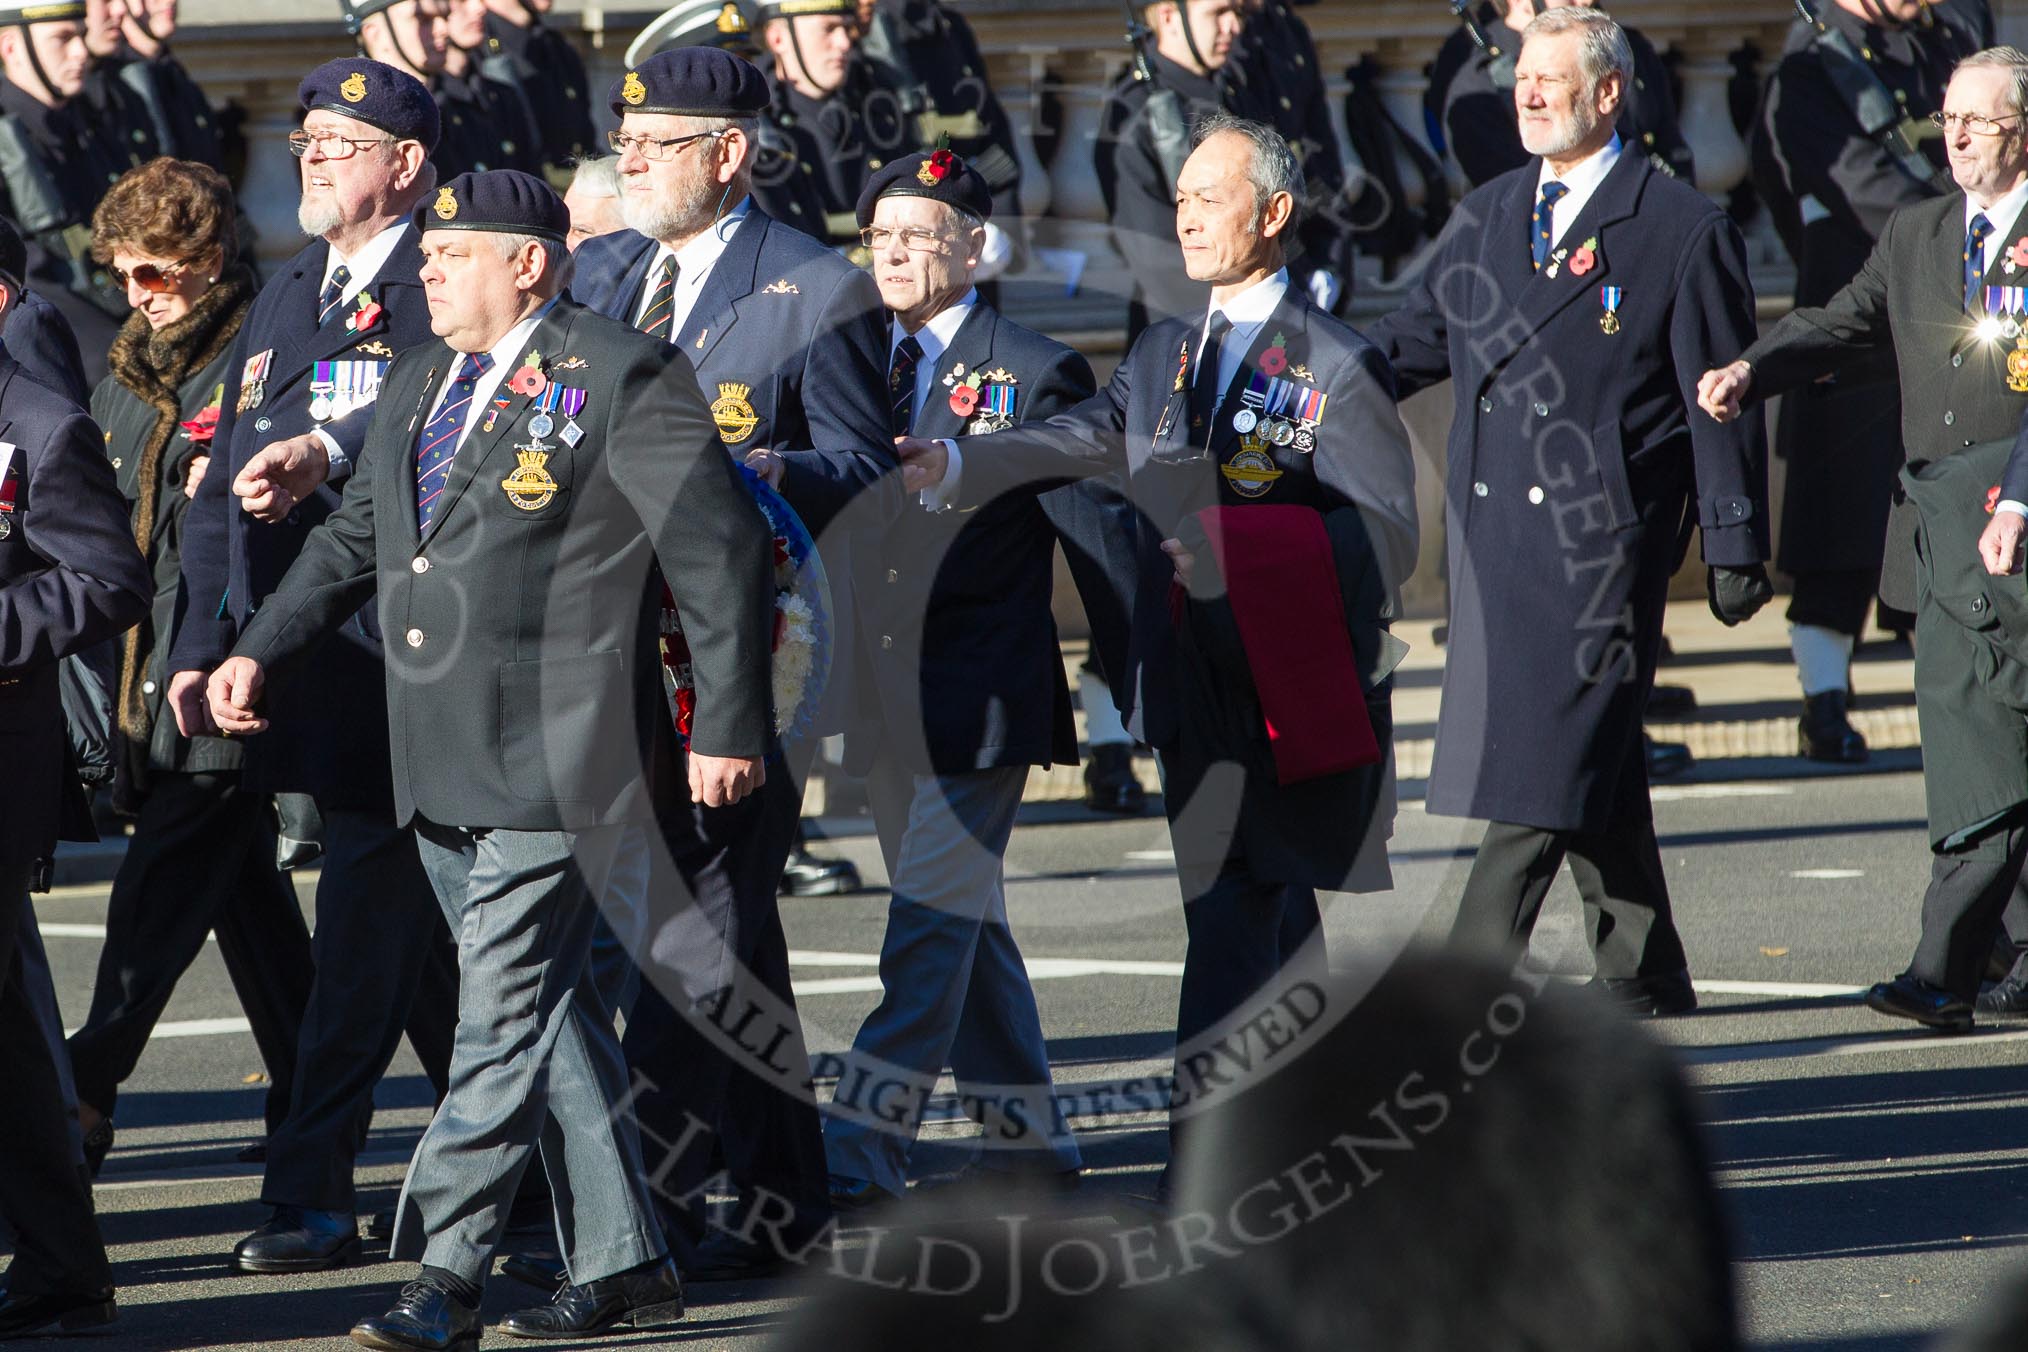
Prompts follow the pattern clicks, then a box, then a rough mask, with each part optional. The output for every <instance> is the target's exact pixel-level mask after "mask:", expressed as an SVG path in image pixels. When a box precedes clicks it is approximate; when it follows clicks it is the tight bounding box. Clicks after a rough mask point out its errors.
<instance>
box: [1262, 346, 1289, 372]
mask: <svg viewBox="0 0 2028 1352" xmlns="http://www.w3.org/2000/svg"><path fill="white" fill-rule="evenodd" d="M1288 369H1289V350H1288V349H1287V348H1285V347H1280V346H1276V347H1271V348H1269V349H1268V350H1267V351H1265V352H1263V353H1261V354H1260V373H1261V374H1262V375H1264V376H1278V375H1280V374H1281V373H1282V372H1284V371H1286V370H1288Z"/></svg>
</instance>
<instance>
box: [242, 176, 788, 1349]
mask: <svg viewBox="0 0 2028 1352" xmlns="http://www.w3.org/2000/svg"><path fill="white" fill-rule="evenodd" d="M414 224H415V228H416V229H417V231H418V232H419V233H420V235H421V238H422V254H423V258H424V264H423V269H422V279H423V285H424V287H425V288H426V290H427V293H428V298H429V307H430V312H431V322H432V326H433V328H434V330H435V332H436V333H437V334H438V335H439V336H440V337H441V339H442V340H443V341H441V342H432V343H427V344H423V345H422V346H420V347H418V348H416V349H415V350H412V351H410V352H408V353H406V354H404V355H403V356H402V357H401V358H400V359H399V360H397V361H396V363H395V365H394V369H393V370H392V371H391V372H390V373H389V375H388V383H387V394H386V397H385V398H384V399H383V400H382V401H381V404H380V407H379V408H378V409H377V410H376V412H375V414H374V418H373V422H372V427H371V429H370V431H369V433H368V436H367V453H366V455H365V457H364V459H363V460H362V461H361V463H360V468H359V469H358V471H357V472H356V473H355V475H354V478H353V482H352V483H351V484H350V485H348V487H347V489H346V494H345V501H344V504H343V506H342V507H341V508H340V509H339V511H338V513H337V514H336V515H335V516H333V517H332V518H330V519H329V520H328V521H326V522H325V524H324V525H323V526H321V527H320V528H319V529H318V530H317V531H316V532H314V533H313V534H312V536H311V538H310V540H309V541H308V542H307V543H306V544H305V546H304V549H303V552H302V555H301V557H299V558H298V559H297V561H296V563H295V565H294V566H293V567H292V568H291V569H290V570H289V573H288V576H287V577H285V578H284V579H283V581H282V585H281V588H280V589H279V590H278V591H277V592H276V594H275V595H274V596H273V597H272V598H270V600H269V601H268V603H267V604H266V605H264V606H263V607H262V608H261V613H260V615H259V616H258V617H256V618H255V620H254V622H253V623H252V624H251V625H250V626H249V627H248V628H247V630H246V632H245V633H244V634H243V635H242V636H241V638H240V641H239V643H238V645H237V646H236V648H235V650H234V654H233V656H232V657H231V658H230V659H228V661H227V662H226V663H225V664H224V665H223V666H222V667H221V668H220V669H219V670H218V671H217V672H215V673H214V674H213V676H212V678H211V682H210V687H209V692H208V693H209V697H210V703H211V709H212V714H213V717H214V718H216V719H217V720H218V722H219V726H220V727H221V728H222V729H224V730H225V731H228V732H231V733H234V734H239V735H251V734H255V733H259V732H261V731H262V730H263V729H264V728H265V727H266V726H267V720H266V719H265V718H264V717H262V716H261V715H260V714H259V713H257V712H255V711H256V710H257V709H258V708H260V707H261V706H262V705H263V704H264V702H265V700H266V698H267V694H268V686H269V683H270V681H272V682H274V683H275V684H276V685H277V687H278V688H279V686H280V685H282V684H284V683H286V682H287V681H288V680H289V679H290V678H291V676H292V675H293V674H295V673H297V672H300V671H301V670H302V669H303V667H304V666H305V665H306V661H307V659H308V658H309V657H310V656H311V655H312V654H313V653H314V651H315V649H316V646H317V641H318V639H319V638H320V637H322V636H323V635H325V634H327V633H329V632H331V631H332V630H334V629H336V628H337V627H339V626H340V625H342V624H344V623H345V622H346V621H347V619H348V618H349V617H350V616H351V615H352V614H353V613H354V612H355V611H356V610H357V609H358V608H359V606H360V605H362V604H364V603H365V602H366V601H367V600H368V599H369V598H371V597H374V596H375V595H376V594H377V596H378V609H379V615H380V620H381V623H382V625H383V626H384V627H385V628H386V629H387V630H388V631H389V632H390V633H393V632H399V633H400V635H401V639H400V651H401V652H402V653H403V655H404V660H403V661H401V662H399V663H390V664H389V666H388V670H387V676H386V689H387V700H388V712H389V734H388V735H389V743H390V745H391V746H392V748H393V750H394V765H395V777H394V780H395V782H394V788H395V813H396V818H397V820H398V821H399V822H400V823H401V824H402V825H403V826H404V827H408V828H410V829H412V830H413V831H414V833H415V836H416V840H417V843H418V848H419V849H420V852H421V855H422V860H423V865H424V867H425V869H426V870H427V871H428V873H429V877H430V882H431V885H432V886H433V888H434V889H435V892H436V898H437V902H438V904H439V905H440V906H441V908H442V910H443V913H444V915H445V917H446V919H448V920H449V921H450V922H451V927H452V929H453V930H454V931H455V932H456V934H457V937H458V965H459V976H460V989H459V1020H458V1038H457V1043H456V1046H455V1047H454V1049H453V1051H452V1059H451V1086H450V1092H449V1093H448V1094H447V1095H446V1096H445V1098H444V1101H443V1104H442V1106H441V1107H440V1108H439V1109H438V1111H437V1114H436V1117H435V1118H434V1119H433V1120H432V1121H431V1123H430V1127H429V1130H428V1131H427V1132H426V1133H425V1134H424V1136H423V1140H422V1143H421V1145H420V1146H418V1147H417V1150H416V1155H415V1159H414V1161H413V1163H412V1164H411V1166H410V1168H409V1174H408V1181H407V1183H406V1185H405V1186H404V1188H403V1190H402V1197H401V1203H400V1207H399V1209H398V1211H397V1214H396V1219H395V1227H394V1239H393V1245H392V1249H391V1252H392V1254H393V1256H394V1257H396V1258H418V1259H420V1260H421V1261H422V1265H423V1266H422V1271H421V1273H420V1275H419V1276H418V1277H417V1278H416V1280H414V1281H412V1282H410V1283H409V1284H408V1285H407V1286H405V1287H404V1288H403V1289H402V1292H401V1296H400V1298H399V1299H398V1300H397V1301H396V1302H395V1304H394V1306H393V1308H392V1309H390V1310H389V1311H388V1312H387V1313H386V1314H385V1315H382V1316H380V1317H377V1318H373V1319H367V1320H364V1321H362V1322H361V1323H360V1324H359V1325H358V1326H357V1327H356V1328H354V1329H353V1332H352V1336H353V1338H354V1339H355V1340H356V1341H358V1342H360V1343H362V1344H364V1345H365V1346H367V1347H376V1348H397V1349H400V1348H423V1349H441V1348H446V1347H451V1346H456V1345H462V1344H468V1343H475V1342H477V1340H478V1336H479V1314H478V1305H479V1295H480V1289H481V1287H482V1286H483V1284H484V1282H485V1279H486V1276H487V1274H488V1272H489V1271H490V1269H491V1267H492V1263H493V1253H494V1249H495V1247H496V1246H497V1245H498V1243H499V1241H500V1238H501V1235H502V1233H503V1232H504V1230H505V1228H506V1226H507V1218H508V1210H509V1206H510V1204H511V1201H512V1199H513V1196H514V1193H515V1189H516V1187H517V1186H518V1184H519V1182H520V1179H521V1175H522V1173H523V1171H524V1170H525V1169H526V1168H527V1167H528V1165H529V1164H530V1163H531V1162H532V1161H533V1159H534V1157H535V1148H536V1145H537V1143H538V1141H539V1142H540V1144H541V1158H542V1166H543V1169H544V1170H545V1172H546V1173H547V1174H548V1175H549V1178H550V1180H551V1187H552V1191H553V1193H554V1195H555V1198H556V1206H557V1224H556V1233H557V1235H558V1237H559V1239H560V1241H561V1242H562V1244H563V1246H564V1260H565V1262H566V1264H567V1267H568V1272H569V1278H570V1281H569V1284H567V1285H566V1286H564V1287H563V1288H562V1290H561V1291H560V1292H559V1293H558V1294H557V1296H556V1298H555V1299H554V1300H553V1301H552V1302H551V1303H550V1304H549V1305H547V1306H543V1307H541V1308H538V1309H533V1310H526V1311H522V1312H520V1313H517V1314H512V1315H509V1316H508V1317H507V1319H506V1320H505V1321H504V1323H503V1324H502V1330H503V1331H504V1332H507V1333H510V1334H513V1335H515V1336H517V1337H527V1338H563V1337H575V1336H581V1335H587V1334H597V1333H604V1332H607V1331H609V1330H612V1329H615V1328H636V1329H644V1328H659V1327H663V1326H666V1325H668V1324H672V1323H674V1322H676V1321H677V1320H679V1319H681V1318H682V1317H683V1290H682V1283H681V1281H680V1279H679V1277H678V1275H677V1270H676V1267H675V1265H674V1264H673V1263H672V1262H671V1261H670V1258H669V1254H668V1249H667V1246H666V1245H665V1244H664V1242H663V1239H662V1234H661V1230H660V1227H659V1226H658V1225H657V1224H656V1222H655V1214H654V1209H653V1207H652V1205H651V1203H650V1201H649V1197H648V1188H647V1183H646V1181H645V1179H644V1177H643V1171H642V1167H641V1155H640V1147H639V1144H638V1141H637V1139H636V1136H635V1132H634V1127H633V1123H632V1119H631V1117H630V1116H629V1115H628V1113H627V1111H626V1100H627V1097H628V1080H627V1072H626V1067H625V1065H624V1064H623V1062H622V1060H621V1057H620V1048H619V1040H618V1035H617V1033H616V1032H615V1029H614V1026H613V1020H614V1014H615V1010H616V1006H617V1004H618V999H619V980H618V978H619V977H620V976H621V975H622V973H621V971H620V969H619V968H618V967H617V966H615V965H612V964H594V963H593V962H592V961H591V949H592V940H593V935H594V931H595V928H596V921H597V917H598V910H599V906H600V901H601V898H602V897H603V896H604V895H605V894H606V892H607V890H608V887H609V884H610V882H611V880H612V879H613V877H614V876H615V875H616V874H617V873H619V872H620V871H621V870H626V871H627V872H629V873H632V874H638V872H639V871H640V868H641V865H640V863H639V861H638V859H637V858H634V857H631V856H633V855H634V854H635V853H636V852H637V851H638V850H639V849H641V848H642V844H643V841H644V835H643V832H642V829H641V828H642V827H644V826H645V825H646V824H647V823H648V822H649V821H652V820H653V818H654V813H655V797H654V791H653V789H652V787H651V786H652V785H654V784H655V783H658V782H662V781H664V780H666V779H667V778H668V776H670V775H671V774H673V775H674V776H675V778H676V782H679V783H680V782H682V781H683V779H684V778H685V777H686V776H685V775H684V770H686V769H687V780H688V783H689V789H690V794H691V796H692V798H694V800H695V801H696V802H697V803H698V804H699V805H700V806H704V807H713V808H717V807H729V806H732V805H736V804H737V803H738V802H739V801H740V800H742V799H743V798H745V797H747V796H748V795H749V794H751V793H752V792H754V791H755V790H757V789H759V788H761V787H762V785H763V783H764V782H765V779H766V769H765V766H764V764H763V760H762V757H763V754H764V753H765V751H766V750H767V744H768V741H769V736H770V731H771V711H770V708H769V700H768V689H769V682H768V669H769V648H770V640H771V638H772V633H773V595H774V594H773V546H772V542H771V539H770V534H769V531H768V528H767V524H766V520H765V518H764V517H763V516H762V515H761V514H760V512H759V511H757V510H756V509H755V507H754V504H753V500H752V497H751V496H750V494H749V493H748V491H747V489H746V487H745V485H744V483H743V482H742V480H741V478H740V475H739V471H738V468H737V467H736V466H735V465H734V464H733V463H732V461H731V460H730V458H729V457H727V456H726V455H725V453H724V451H723V450H722V449H721V447H720V444H719V439H718V435H717V431H716V428H715V427H714V426H713V422H712V417H711V414H710V412H709V410H708V409H707V408H706V406H705V403H704V401H703V399H701V398H700V397H699V396H698V393H697V388H696V386H695V384H694V383H693V382H692V381H691V380H690V378H689V373H688V371H687V370H686V369H685V367H684V365H683V363H682V362H680V361H675V360H672V354H671V353H670V352H669V349H668V348H667V347H666V346H665V345H663V344H661V343H658V342H656V341H655V340H653V339H652V338H649V337H647V336H645V335H643V334H641V333H639V332H637V331H636V330H634V329H633V328H631V327H630V326H628V325H626V324H621V323H615V322H613V321H611V320H608V319H604V318H602V317H600V316H598V315H596V314H594V313H592V312H591V311H588V310H586V309H585V308H584V307H583V306H580V305H578V304H576V303H575V302H574V301H572V300H570V299H569V298H567V297H566V296H565V295H564V286H565V284H566V283H567V282H568V280H569V274H570V254H569V252H568V250H567V248H566V245H565V240H566V236H567V233H568V231H569V228H570V217H569V213H568V212H567V211H566V210H565V209H564V206H563V202H562V200H561V199H560V198H558V197H557V195H556V193H555V192H554V191H553V190H552V189H551V188H550V187H549V186H548V184H546V183H544V182H543V181H542V180H541V179H538V178H535V177H533V176H532V175H529V174H523V173H520V172H517V171H514V170H496V171H494V172H492V173H486V174H468V175H465V176H462V177H460V178H458V179H455V180H453V181H452V182H451V183H450V184H449V185H447V186H445V187H443V188H440V189H438V191H437V194H436V196H435V197H434V198H432V199H430V200H429V201H427V202H425V203H423V204H422V205H420V206H418V207H417V208H416V210H415V217H414ZM658 565H659V567H660V569H661V574H662V576H663V578H664V579H666V585H667V586H668V588H669V590H670V592H671V593H672V594H673V595H674V597H675V599H676V602H677V604H678V605H679V606H680V607H681V608H682V612H683V615H684V616H685V622H686V626H687V630H686V632H687V637H688V640H689V646H690V659H691V670H692V673H693V676H694V678H695V681H696V689H697V706H696V715H695V718H694V720H693V723H692V726H691V733H690V742H689V747H688V750H687V752H683V753H678V752H676V750H675V747H674V741H673V737H672V734H671V729H670V726H669V719H668V712H667V706H666V704H665V702H664V696H663V692H662V681H661V667H660V665H659V662H658V660H657V656H656V645H657V642H658V638H659V635H658V633H657V631H656V627H655V625H654V623H653V622H652V621H653V611H652V608H651V607H649V606H648V605H646V604H644V602H645V599H646V595H647V586H648V580H649V577H650V576H651V570H653V569H654V568H655V567H656V566H658ZM480 598H484V601H483V603H480Z"/></svg>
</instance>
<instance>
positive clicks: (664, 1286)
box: [494, 1258, 683, 1338]
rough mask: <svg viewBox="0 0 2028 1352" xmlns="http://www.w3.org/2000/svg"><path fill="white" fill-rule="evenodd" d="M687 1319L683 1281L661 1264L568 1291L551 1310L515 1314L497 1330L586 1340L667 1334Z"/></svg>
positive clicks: (670, 1266)
mask: <svg viewBox="0 0 2028 1352" xmlns="http://www.w3.org/2000/svg"><path fill="white" fill-rule="evenodd" d="M682 1319H683V1279H682V1278H681V1277H679V1276H677V1275H676V1264H675V1263H673V1262H671V1261H670V1260H669V1259H667V1258H664V1259H662V1260H661V1261H660V1262H658V1263H653V1264H650V1265H649V1266H647V1267H645V1268H638V1269H636V1270H634V1271H633V1272H622V1273H620V1274H619V1275H618V1276H617V1277H604V1278H601V1279H600V1280H598V1281H595V1282H586V1283H585V1284H584V1285H583V1286H566V1287H564V1288H563V1289H562V1290H561V1291H558V1292H557V1293H556V1295H555V1297H554V1298H552V1299H551V1300H550V1302H549V1304H547V1305H539V1306H537V1307H536V1308H535V1309H532V1310H516V1311H515V1312H514V1313H513V1314H510V1315H508V1316H507V1317H506V1318H505V1319H503V1320H501V1321H500V1322H499V1323H498V1324H496V1325H495V1326H494V1327H495V1328H497V1329H499V1331H500V1332H502V1333H506V1334H511V1335H512V1336H514V1337H516V1338H585V1337H590V1336H592V1335H594V1334H599V1333H611V1332H613V1331H615V1330H617V1329H663V1328H669V1327H671V1326H672V1325H675V1324H677V1323H680V1322H681V1321H682Z"/></svg>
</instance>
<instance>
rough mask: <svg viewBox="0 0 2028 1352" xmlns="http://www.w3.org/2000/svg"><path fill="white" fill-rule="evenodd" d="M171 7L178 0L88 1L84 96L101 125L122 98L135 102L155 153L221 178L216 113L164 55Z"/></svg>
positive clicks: (171, 32) (171, 28)
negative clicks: (87, 67) (147, 124)
mask: <svg viewBox="0 0 2028 1352" xmlns="http://www.w3.org/2000/svg"><path fill="white" fill-rule="evenodd" d="M177 4H178V0H91V5H92V11H93V12H92V13H91V15H90V17H89V18H88V20H87V40H88V44H89V46H90V47H91V53H92V71H91V75H90V76H89V77H88V78H87V80H86V82H85V98H86V99H87V100H88V101H90V103H91V105H92V108H93V110H94V115H95V116H97V117H99V118H101V119H105V118H117V117H118V116H119V115H120V114H121V113H122V112H124V111H125V110H126V108H127V107H128V106H129V105H128V104H127V102H126V99H127V98H128V97H132V98H136V99H139V100H140V102H141V105H142V106H143V107H145V108H146V109H147V111H148V118H149V121H150V123H151V125H152V126H153V130H154V143H155V146H156V148H157V150H156V153H158V154H162V155H170V156H173V157H174V158H176V159H179V160H194V161H196V162H197V163H199V164H208V165H210V166H211V167H212V168H214V169H217V170H220V171H221V172H223V171H224V170H225V168H226V157H225V138H224V136H223V134H222V132H221V129H220V127H219V123H218V114H217V113H216V112H214V111H213V110H212V107H211V101H210V100H209V99H207V98H205V97H204V91H203V90H202V89H200V88H198V86H197V81H195V80H193V79H191V78H190V72H189V71H187V70H185V69H184V68H183V63H182V62H180V61H178V60H177V59H176V56H175V54H174V53H173V52H171V51H170V50H169V39H170V38H172V37H174V36H175V34H176V18H177ZM100 11H103V17H101V13H100ZM115 86H117V88H115ZM130 139H131V134H130Z"/></svg>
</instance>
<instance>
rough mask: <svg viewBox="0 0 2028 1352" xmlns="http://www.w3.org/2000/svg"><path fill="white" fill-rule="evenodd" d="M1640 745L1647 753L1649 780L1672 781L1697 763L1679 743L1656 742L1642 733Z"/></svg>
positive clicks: (1686, 748)
mask: <svg viewBox="0 0 2028 1352" xmlns="http://www.w3.org/2000/svg"><path fill="white" fill-rule="evenodd" d="M1641 743H1642V745H1643V746H1645V747H1646V748H1647V752H1648V778H1649V779H1674V778H1675V777H1676V776H1677V775H1680V774H1684V773H1686V772H1687V771H1688V770H1689V769H1690V767H1691V766H1693V765H1695V764H1696V763H1697V758H1696V757H1694V756H1692V755H1691V754H1690V748H1689V747H1687V746H1685V745H1683V744H1682V743H1681V742H1658V741H1656V740H1655V739H1654V738H1652V737H1650V736H1648V735H1647V734H1646V733H1642V734H1641Z"/></svg>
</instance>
